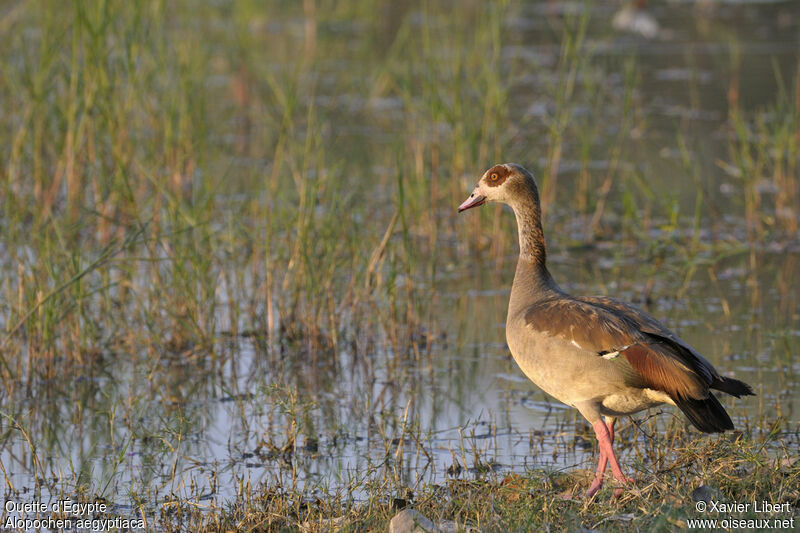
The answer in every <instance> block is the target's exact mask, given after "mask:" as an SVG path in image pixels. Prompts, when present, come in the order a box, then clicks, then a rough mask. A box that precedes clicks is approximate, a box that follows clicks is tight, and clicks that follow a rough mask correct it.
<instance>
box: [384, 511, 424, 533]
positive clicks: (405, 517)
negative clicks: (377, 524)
mask: <svg viewBox="0 0 800 533" xmlns="http://www.w3.org/2000/svg"><path fill="white" fill-rule="evenodd" d="M434 527H435V526H434V525H433V522H432V521H431V520H430V519H429V518H427V517H426V516H425V515H423V514H422V513H420V512H419V511H417V510H416V509H403V510H402V511H400V512H399V513H397V514H396V515H394V517H393V518H392V521H391V522H389V533H416V532H420V533H422V532H428V531H435V529H434Z"/></svg>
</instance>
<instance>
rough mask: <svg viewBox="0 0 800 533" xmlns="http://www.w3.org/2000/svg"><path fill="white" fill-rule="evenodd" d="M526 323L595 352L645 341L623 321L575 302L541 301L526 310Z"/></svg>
mask: <svg viewBox="0 0 800 533" xmlns="http://www.w3.org/2000/svg"><path fill="white" fill-rule="evenodd" d="M525 322H526V323H527V324H528V325H530V326H533V327H535V328H536V329H537V330H539V331H542V332H545V333H548V334H549V335H553V336H555V337H560V338H562V339H564V340H566V341H569V342H571V343H573V344H577V345H578V346H580V347H581V348H583V349H586V350H591V351H593V352H596V353H601V352H603V353H610V352H615V351H618V350H621V349H624V348H626V347H627V346H630V345H631V344H635V343H636V342H639V341H640V340H642V339H641V338H640V337H639V336H638V335H636V333H637V332H636V331H635V329H631V328H630V327H629V326H628V324H626V323H625V320H624V318H621V317H619V316H617V315H615V314H613V313H609V312H606V311H605V310H603V309H601V308H598V307H595V306H593V305H590V304H586V303H584V302H581V301H579V300H574V299H563V298H558V299H553V300H545V301H543V302H539V303H537V304H535V305H533V306H531V307H530V308H529V309H528V310H527V311H526V313H525Z"/></svg>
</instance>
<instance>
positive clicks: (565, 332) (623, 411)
mask: <svg viewBox="0 0 800 533" xmlns="http://www.w3.org/2000/svg"><path fill="white" fill-rule="evenodd" d="M485 202H502V203H505V204H508V205H509V206H511V208H512V209H513V210H514V214H515V215H516V217H517V229H518V233H519V248H520V251H519V260H518V262H517V271H516V273H515V274H514V284H513V285H512V287H511V296H510V298H509V302H508V317H507V319H506V340H507V342H508V347H509V349H510V350H511V354H512V355H513V356H514V360H515V361H516V362H517V364H518V365H519V367H520V368H521V369H522V371H523V372H524V373H525V375H526V376H528V378H529V379H530V380H531V381H533V382H534V383H535V384H536V385H537V386H538V387H539V388H541V389H542V390H544V391H545V392H546V393H548V394H550V395H551V396H553V397H554V398H556V399H557V400H559V401H560V402H563V403H565V404H567V405H569V406H571V407H575V408H576V409H578V411H580V413H581V414H582V415H583V416H584V417H586V419H587V420H588V421H589V423H590V424H592V427H593V428H594V432H595V435H596V436H597V441H598V444H599V447H600V460H599V462H598V464H597V471H596V473H595V477H594V480H593V482H592V484H591V486H590V487H589V489H588V490H587V492H586V495H587V496H588V497H591V496H593V495H594V494H595V493H597V491H598V490H600V487H601V486H602V484H603V474H604V473H605V469H606V463H607V462H608V463H610V464H611V471H612V472H613V474H614V477H615V478H616V479H617V480H618V481H619V482H620V483H622V484H623V485H624V484H626V483H628V482H631V481H632V480H630V479H628V478H627V477H625V476H624V475H623V474H622V470H621V469H620V466H619V462H618V461H617V458H616V456H615V455H614V450H613V449H612V444H613V442H614V422H615V421H616V418H617V417H619V416H623V415H631V414H633V413H636V412H639V411H642V410H643V409H647V408H650V407H653V406H656V405H659V404H664V403H666V404H670V405H675V406H677V407H678V408H680V410H681V411H683V412H684V414H685V415H686V417H687V418H688V419H689V421H690V422H691V423H692V424H694V426H695V427H696V428H697V429H699V430H700V431H703V432H706V433H714V432H721V431H725V430H726V429H733V423H732V422H731V419H730V417H729V416H728V413H726V412H725V409H724V408H723V407H722V405H720V403H719V401H718V400H717V398H716V397H715V396H714V395H713V394H712V393H711V392H710V390H709V389H716V390H718V391H722V392H726V393H728V394H731V395H733V396H736V397H737V398H738V397H741V396H746V395H752V394H753V391H752V389H751V388H750V386H749V385H747V384H746V383H744V382H742V381H739V380H737V379H732V378H726V377H723V376H721V375H720V374H719V373H718V372H717V371H716V370H715V369H714V367H713V366H712V365H711V363H709V362H708V361H706V360H705V359H704V358H703V357H702V356H701V355H700V354H698V353H697V352H696V351H695V350H694V349H692V347H691V346H689V345H688V344H687V343H685V342H684V341H682V340H681V339H679V338H678V337H677V336H676V335H675V334H674V333H672V332H671V331H670V330H668V329H667V328H666V327H664V326H663V325H662V324H661V323H659V322H658V321H657V320H656V319H655V318H653V317H652V316H650V315H648V314H647V313H645V312H644V311H641V310H640V309H637V308H636V307H633V306H631V305H628V304H626V303H623V302H620V301H618V300H614V299H612V298H608V297H605V296H593V297H575V296H570V295H569V294H567V293H565V292H564V291H563V290H561V289H560V288H559V286H558V285H557V284H556V282H555V281H554V280H553V278H552V276H551V275H550V272H548V270H547V266H546V264H545V259H546V256H547V254H546V252H545V242H544V233H543V232H542V223H541V210H540V207H539V191H538V189H537V187H536V182H535V181H534V179H533V176H532V175H531V174H530V172H528V171H527V170H525V169H524V168H522V167H521V166H519V165H516V164H503V165H495V166H493V167H492V168H490V169H489V170H487V171H486V173H485V174H484V175H483V177H481V179H480V181H479V182H478V185H477V186H476V187H475V190H474V191H472V194H471V195H470V196H469V198H467V199H466V200H465V201H464V203H462V204H461V205H460V206H458V211H459V212H461V211H464V210H466V209H470V208H472V207H477V206H479V205H482V204H484V203H485Z"/></svg>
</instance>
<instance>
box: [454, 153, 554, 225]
mask: <svg viewBox="0 0 800 533" xmlns="http://www.w3.org/2000/svg"><path fill="white" fill-rule="evenodd" d="M531 193H533V196H534V197H535V200H536V202H537V203H538V200H539V198H538V196H539V195H538V191H537V189H536V182H535V181H534V179H533V176H532V175H531V173H530V172H528V171H527V170H525V169H524V168H523V167H521V166H520V165H517V164H515V163H504V164H501V165H495V166H493V167H492V168H490V169H489V170H487V171H486V172H484V174H483V176H481V179H480V181H478V184H477V185H476V186H475V189H474V190H473V191H472V194H470V195H469V198H467V199H466V200H464V202H463V203H462V204H461V205H460V206H458V212H459V213H460V212H461V211H466V210H467V209H470V208H472V207H478V206H479V205H483V204H485V203H486V202H500V203H504V204H508V205H510V206H512V207H514V204H515V203H517V202H518V201H519V200H520V199H521V198H520V197H522V198H525V199H529V198H530V196H529V195H531ZM526 197H527V198H526Z"/></svg>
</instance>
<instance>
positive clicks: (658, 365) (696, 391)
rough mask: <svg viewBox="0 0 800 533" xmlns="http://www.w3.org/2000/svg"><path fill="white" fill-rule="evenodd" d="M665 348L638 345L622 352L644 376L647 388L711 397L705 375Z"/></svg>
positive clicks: (681, 395) (686, 396) (684, 394)
mask: <svg viewBox="0 0 800 533" xmlns="http://www.w3.org/2000/svg"><path fill="white" fill-rule="evenodd" d="M664 350H665V347H664V346H663V345H659V344H650V345H642V344H634V345H633V346H630V347H628V348H627V349H625V350H622V351H621V352H620V353H621V354H622V355H624V356H625V359H627V360H628V362H629V363H630V364H631V366H632V367H633V369H634V370H636V372H637V373H638V374H639V375H640V376H641V377H642V381H643V384H644V386H645V387H647V388H649V389H655V390H660V391H664V392H666V393H667V394H669V395H670V397H672V398H684V399H685V398H694V399H698V400H699V399H702V398H707V397H708V385H707V384H706V383H705V382H704V381H703V380H702V378H701V377H700V376H698V375H697V374H696V373H695V372H693V371H692V370H691V369H690V368H689V367H687V366H686V365H684V364H682V363H681V362H680V361H678V360H677V359H676V358H675V357H674V356H671V355H670V354H669V353H665V351H664Z"/></svg>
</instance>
